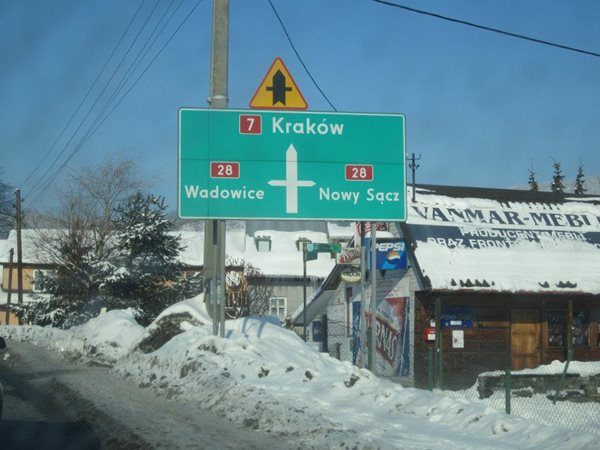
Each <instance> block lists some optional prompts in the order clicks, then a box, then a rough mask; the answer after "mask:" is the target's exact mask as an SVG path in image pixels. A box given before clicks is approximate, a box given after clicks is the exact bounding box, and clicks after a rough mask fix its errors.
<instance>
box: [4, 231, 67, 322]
mask: <svg viewBox="0 0 600 450" xmlns="http://www.w3.org/2000/svg"><path fill="white" fill-rule="evenodd" d="M45 231H48V230H45ZM37 236H38V232H37V231H36V230H31V229H24V230H22V232H21V241H22V247H23V250H22V261H23V265H22V272H23V281H22V283H23V302H30V301H32V300H33V297H34V296H35V295H44V294H43V293H42V292H41V289H40V286H39V281H38V283H37V284H36V280H40V278H41V275H42V274H44V275H47V276H48V275H52V273H53V272H54V270H55V267H54V265H53V264H52V263H51V259H50V257H49V255H48V254H47V253H46V252H45V251H44V250H43V249H41V248H39V247H38V246H37V245H36V244H35V242H36V241H35V239H36V237H37ZM11 250H12V253H13V262H12V269H11V263H10V254H11ZM0 266H2V271H1V283H2V284H1V287H0V325H6V324H11V325H14V324H18V319H17V317H16V316H15V315H14V313H11V312H10V311H9V307H8V304H9V301H10V303H17V302H18V272H17V233H16V231H15V230H11V231H10V233H9V235H8V237H7V239H5V240H0ZM11 273H12V277H11ZM11 278H12V280H11ZM9 286H10V289H9Z"/></svg>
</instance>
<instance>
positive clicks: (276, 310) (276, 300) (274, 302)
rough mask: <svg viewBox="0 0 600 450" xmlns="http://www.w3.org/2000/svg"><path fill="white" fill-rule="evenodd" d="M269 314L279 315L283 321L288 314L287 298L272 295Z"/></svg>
mask: <svg viewBox="0 0 600 450" xmlns="http://www.w3.org/2000/svg"><path fill="white" fill-rule="evenodd" d="M269 314H270V315H271V316H276V317H278V318H279V320H281V321H282V322H283V321H284V320H285V318H286V316H287V298H285V297H271V298H270V299H269Z"/></svg>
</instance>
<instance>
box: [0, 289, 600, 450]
mask: <svg viewBox="0 0 600 450" xmlns="http://www.w3.org/2000/svg"><path fill="white" fill-rule="evenodd" d="M182 313H186V314H189V315H190V316H192V317H194V322H195V323H196V322H197V323H198V324H196V325H192V324H191V323H190V326H189V327H183V328H184V329H182V331H183V332H181V333H180V334H178V335H176V336H175V337H173V338H171V339H170V340H168V341H167V342H166V343H164V345H162V346H161V347H160V348H158V349H157V350H156V351H153V352H150V353H143V352H141V351H137V350H135V349H134V348H135V342H136V339H137V340H139V339H141V337H142V336H143V335H145V334H146V333H147V332H148V330H144V329H143V328H141V327H139V326H135V325H134V323H133V322H132V321H133V317H132V313H131V312H130V311H111V312H110V313H107V314H105V315H103V316H100V317H98V318H96V319H94V320H92V321H90V322H88V323H87V324H85V325H83V326H81V327H76V328H73V329H71V330H67V331H62V330H55V329H51V328H41V327H0V333H2V334H5V335H7V336H8V337H9V338H12V339H22V340H29V341H32V342H34V343H35V344H38V345H45V346H48V347H50V348H55V349H59V350H61V351H63V352H65V353H67V354H73V353H79V354H81V355H84V356H85V357H86V358H89V359H93V358H97V357H98V355H99V354H102V355H103V358H104V360H107V361H113V363H114V368H113V370H114V371H115V372H116V373H118V374H120V375H122V376H124V377H126V378H129V379H131V380H134V381H136V382H137V383H139V384H140V385H141V386H144V387H149V388H151V389H153V390H155V391H157V392H159V393H162V394H164V395H166V396H167V397H168V398H171V399H173V400H174V401H186V402H192V403H194V404H197V405H199V406H201V407H202V408H205V409H208V410H210V411H212V412H214V413H216V414H220V415H223V416H226V417H228V418H229V419H230V420H232V421H235V422H237V423H242V424H244V425H245V426H248V427H251V428H255V429H261V430H264V431H267V432H270V433H273V434H276V435H281V436H284V437H285V438H286V439H288V440H290V439H291V440H293V441H294V442H296V443H297V445H298V447H299V448H345V447H348V448H353V447H356V448H381V449H395V448H431V449H446V448H472V449H475V448H477V449H480V448H505V449H513V448H520V449H539V448H545V449H546V450H551V449H557V450H558V449H561V450H562V449H564V448H569V449H584V448H594V447H596V448H597V445H598V442H599V440H600V439H599V438H598V436H597V435H590V434H585V433H580V432H575V431H568V430H565V429H560V428H557V427H550V426H544V425H539V424H535V423H533V422H531V421H528V420H525V419H522V418H519V417H514V416H508V415H505V414H502V413H500V412H498V411H496V410H494V409H492V408H489V407H486V406H485V405H482V404H478V403H473V402H470V401H468V400H466V399H460V398H449V397H447V396H446V397H444V396H441V395H438V394H436V393H431V392H427V391H421V390H418V389H412V388H403V387H402V386H400V385H398V384H394V383H391V382H389V381H386V380H382V379H379V378H377V377H376V376H374V375H373V374H372V373H371V372H369V371H367V370H364V369H358V368H357V367H355V366H352V365H351V364H350V363H348V362H342V361H338V360H336V359H334V358H331V357H330V356H329V355H327V354H322V353H318V352H317V351H316V350H314V349H312V348H311V347H309V346H308V345H306V344H305V343H304V342H303V341H302V339H300V338H299V337H298V336H297V335H296V334H294V333H293V332H291V331H289V330H286V329H284V328H282V327H280V326H279V325H277V324H275V323H273V322H272V321H270V320H269V319H264V318H257V317H249V318H244V319H238V320H234V321H229V322H227V325H226V337H225V339H221V338H219V337H217V336H213V335H212V324H211V322H210V319H209V317H208V315H207V314H206V309H205V308H204V303H203V301H202V299H201V298H195V299H191V300H187V301H185V302H181V303H178V304H177V305H174V306H172V307H171V308H169V309H168V310H167V311H165V312H164V313H163V314H161V317H160V318H159V319H157V322H156V323H158V322H159V320H160V319H164V318H165V317H168V316H169V315H180V314H182ZM153 326H155V324H153V325H151V326H150V327H149V328H148V329H151V328H152V327H153Z"/></svg>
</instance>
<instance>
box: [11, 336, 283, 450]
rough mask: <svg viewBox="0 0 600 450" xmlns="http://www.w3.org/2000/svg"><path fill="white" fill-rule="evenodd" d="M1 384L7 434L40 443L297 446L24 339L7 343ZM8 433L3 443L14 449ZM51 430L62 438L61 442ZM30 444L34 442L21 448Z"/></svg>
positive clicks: (85, 446)
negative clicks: (72, 360) (163, 395)
mask: <svg viewBox="0 0 600 450" xmlns="http://www.w3.org/2000/svg"><path fill="white" fill-rule="evenodd" d="M0 382H2V385H3V387H4V394H5V400H4V414H3V418H2V420H1V421H0V426H1V427H3V430H4V431H5V432H6V433H8V434H12V435H15V434H17V435H18V434H20V435H27V436H25V438H28V439H29V438H30V439H37V440H36V441H35V443H34V445H35V448H61V449H63V448H68V447H65V446H64V445H65V442H64V441H65V439H66V441H68V442H67V443H70V444H71V448H77V449H88V448H89V449H92V448H99V446H100V448H108V449H121V448H122V449H125V448H126V449H153V448H156V449H179V448H184V449H265V448H268V449H270V450H271V449H274V450H276V449H288V448H293V447H294V445H291V444H290V443H289V442H285V441H283V440H281V439H278V438H276V437H273V436H270V435H267V434H264V433H262V432H260V431H255V430H251V429H248V428H244V427H242V426H240V425H238V424H234V423H232V422H230V421H228V420H227V419H225V418H222V417H216V416H214V415H212V414H211V413H209V412H207V411H204V410H202V408H201V407H200V405H193V404H191V403H190V402H185V401H181V400H169V399H167V398H165V397H160V396H158V395H156V394H155V393H154V392H152V391H150V390H149V389H143V388H140V387H139V386H137V385H135V384H133V383H132V382H130V381H128V380H125V379H123V378H120V377H118V376H116V375H114V374H112V373H111V372H110V370H109V368H107V367H99V366H93V365H88V364H81V363H77V362H68V361H66V360H63V359H62V358H60V356H59V355H57V354H55V353H53V352H52V351H50V350H47V349H44V348H41V347H36V346H34V345H32V344H29V343H25V342H15V341H8V342H7V348H6V349H5V350H3V351H2V353H1V354H0ZM207 388H209V387H207ZM24 424H25V425H24ZM23 426H24V428H21V427H23ZM1 431H2V430H0V448H7V447H6V443H7V442H6V440H4V441H2V440H1V439H2V436H5V433H4V432H1ZM49 436H50V437H51V436H54V437H55V440H57V439H62V441H61V442H60V444H56V445H55V442H54V441H52V440H51V439H49ZM56 442H59V441H56ZM40 445H41V447H40ZM28 447H29V448H33V447H31V446H23V447H20V448H28Z"/></svg>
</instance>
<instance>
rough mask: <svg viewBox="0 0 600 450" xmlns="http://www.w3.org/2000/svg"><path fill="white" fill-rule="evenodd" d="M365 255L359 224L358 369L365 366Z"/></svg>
mask: <svg viewBox="0 0 600 450" xmlns="http://www.w3.org/2000/svg"><path fill="white" fill-rule="evenodd" d="M366 259H367V254H366V250H365V223H364V222H361V223H360V349H359V352H358V358H359V367H361V368H365V367H366V366H367V355H366V350H367V347H366V345H365V344H366V343H367V342H366V341H367V296H366V292H365V283H366V278H367V263H366Z"/></svg>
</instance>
